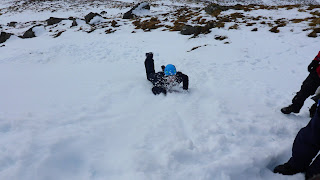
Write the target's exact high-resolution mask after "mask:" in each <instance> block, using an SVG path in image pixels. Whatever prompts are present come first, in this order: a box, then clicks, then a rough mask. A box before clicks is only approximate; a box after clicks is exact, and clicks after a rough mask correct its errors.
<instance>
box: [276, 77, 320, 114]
mask: <svg viewBox="0 0 320 180" xmlns="http://www.w3.org/2000/svg"><path fill="white" fill-rule="evenodd" d="M319 85H320V78H319V77H318V74H317V73H316V72H312V73H310V74H309V75H308V77H307V78H306V79H305V80H304V81H303V83H302V85H301V89H300V91H299V92H297V93H296V95H295V96H294V98H293V99H292V104H291V105H289V106H288V107H284V108H282V109H281V112H282V113H284V114H290V113H292V112H294V113H299V112H300V109H301V107H302V106H303V104H304V101H305V100H306V99H307V98H308V97H309V96H311V95H313V94H314V93H315V92H316V90H317V88H318V87H319Z"/></svg>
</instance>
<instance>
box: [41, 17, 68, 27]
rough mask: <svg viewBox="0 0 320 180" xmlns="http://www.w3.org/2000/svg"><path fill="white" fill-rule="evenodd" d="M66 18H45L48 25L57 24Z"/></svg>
mask: <svg viewBox="0 0 320 180" xmlns="http://www.w3.org/2000/svg"><path fill="white" fill-rule="evenodd" d="M63 20H66V18H55V17H50V18H49V19H47V20H46V21H47V24H48V25H54V24H58V23H59V22H61V21H63Z"/></svg>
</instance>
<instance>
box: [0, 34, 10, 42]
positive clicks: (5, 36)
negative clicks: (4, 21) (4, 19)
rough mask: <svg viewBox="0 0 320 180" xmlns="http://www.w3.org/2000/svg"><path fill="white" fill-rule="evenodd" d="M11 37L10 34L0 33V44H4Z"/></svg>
mask: <svg viewBox="0 0 320 180" xmlns="http://www.w3.org/2000/svg"><path fill="white" fill-rule="evenodd" d="M11 35H12V34H11V33H6V32H1V34H0V43H4V42H6V41H7V40H8V39H9V38H10V37H11Z"/></svg>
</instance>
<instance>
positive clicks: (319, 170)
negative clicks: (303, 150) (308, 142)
mask: <svg viewBox="0 0 320 180" xmlns="http://www.w3.org/2000/svg"><path fill="white" fill-rule="evenodd" d="M319 174H320V156H317V157H316V159H315V160H313V162H312V164H311V165H310V166H309V168H308V169H307V172H306V179H309V178H312V177H313V176H315V175H319Z"/></svg>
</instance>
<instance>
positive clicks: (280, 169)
mask: <svg viewBox="0 0 320 180" xmlns="http://www.w3.org/2000/svg"><path fill="white" fill-rule="evenodd" d="M273 172H274V173H279V174H283V175H294V174H297V173H300V172H301V171H298V170H296V169H295V168H293V167H292V166H291V165H290V164H289V163H284V164H282V165H279V166H277V167H275V168H274V170H273Z"/></svg>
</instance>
